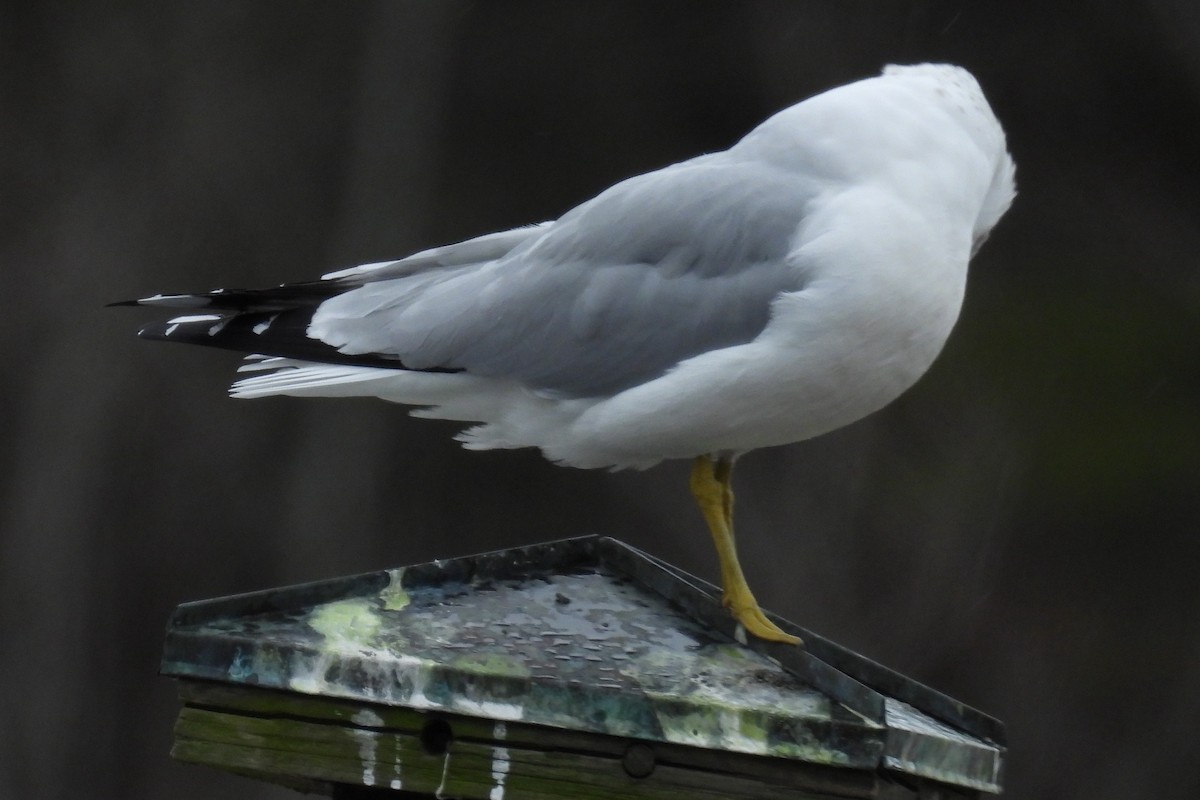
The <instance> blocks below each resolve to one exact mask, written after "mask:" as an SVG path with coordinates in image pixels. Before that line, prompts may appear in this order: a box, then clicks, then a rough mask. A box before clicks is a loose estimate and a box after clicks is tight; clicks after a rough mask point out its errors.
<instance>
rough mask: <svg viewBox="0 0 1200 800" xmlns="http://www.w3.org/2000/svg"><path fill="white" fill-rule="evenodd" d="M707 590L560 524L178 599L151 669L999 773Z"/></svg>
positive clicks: (971, 749)
mask: <svg viewBox="0 0 1200 800" xmlns="http://www.w3.org/2000/svg"><path fill="white" fill-rule="evenodd" d="M710 591H711V587H707V585H706V584H703V583H702V582H699V581H696V580H695V579H694V578H691V576H687V575H685V574H683V573H678V572H676V571H671V570H669V569H667V568H665V567H664V565H662V564H661V563H660V562H656V561H654V560H653V559H649V558H648V557H646V556H644V555H643V554H641V553H639V552H638V551H636V550H633V549H631V548H628V547H626V546H624V545H622V544H621V543H619V542H615V541H614V540H611V539H598V538H596V537H588V538H584V539H575V540H567V541H564V542H557V543H551V544H548V545H540V546H535V547H529V548H520V549H517V550H510V551H503V552H499V553H489V554H483V555H480V556H472V557H469V558H462V559H453V560H448V561H441V562H433V563H431V564H423V565H418V566H414V567H408V568H402V569H396V570H389V571H386V572H380V573H372V574H368V575H361V576H355V577H351V578H345V579H338V580H334V581H325V582H321V583H316V584H309V585H306V586H299V587H290V588H286V589H279V590H273V591H268V592H261V593H256V594H251V595H242V596H238V597H232V598H223V599H219V600H212V601H204V602H200V603H192V604H187V605H184V606H181V607H180V608H179V609H178V611H177V612H176V614H175V616H174V617H173V618H172V621H171V625H170V627H169V629H168V635H167V643H166V652H165V655H164V660H163V672H164V673H165V674H168V675H173V676H177V677H183V678H196V679H206V680H217V681H223V682H228V683H234V684H240V685H247V686H259V687H264V688H272V689H282V690H288V691H292V692H299V693H303V694H308V695H319V696H325V697H338V698H346V699H352V700H360V701H365V702H370V703H381V704H385V705H392V706H404V707H409V708H415V709H420V710H433V711H444V712H451V713H456V714H466V715H470V716H477V717H483V718H487V719H494V720H512V721H518V720H519V721H521V722H524V723H529V724H538V725H547V726H554V727H559V728H567V729H571V730H576V731H587V732H594V733H599V734H609V735H616V736H623V737H630V738H634V739H642V740H647V741H651V742H654V741H658V742H669V743H673V744H681V745H690V746H695V747H702V748H710V749H715V750H722V751H731V752H739V753H748V754H753V755H761V756H770V757H779V758H789V759H799V760H802V761H805V762H809V763H815V764H826V765H833V766H842V767H852V768H857V769H871V770H873V769H877V768H880V767H884V768H887V769H892V770H896V771H899V772H904V773H908V774H912V775H918V776H921V777H927V778H933V779H935V780H939V781H944V782H948V783H952V784H956V785H960V786H969V787H972V788H977V789H982V790H985V791H997V789H998V774H999V767H1000V762H1001V756H1002V752H1003V750H1002V748H1001V747H1000V746H999V745H997V744H995V743H992V742H989V741H987V740H985V739H981V738H979V737H977V736H974V735H971V734H969V733H966V732H963V731H962V730H959V729H956V728H955V727H952V726H950V725H948V724H945V723H944V722H939V721H938V720H936V719H934V718H932V717H930V716H929V715H928V714H926V713H924V712H922V711H920V710H918V709H917V708H915V707H914V706H913V705H911V704H910V703H909V702H904V701H902V700H899V699H896V698H893V697H884V696H882V695H880V694H879V693H878V692H877V691H875V690H874V689H871V688H868V687H867V686H866V685H865V684H863V683H862V682H861V681H859V680H858V679H856V678H854V677H851V676H849V675H846V674H845V673H844V672H842V671H839V670H837V669H834V668H833V667H831V666H829V665H828V664H827V663H826V662H825V661H823V660H821V659H818V658H816V657H815V656H814V655H813V654H812V653H811V652H807V651H799V650H797V648H790V647H789V648H786V649H784V650H779V649H774V648H773V647H772V646H766V647H763V646H762V643H757V642H755V643H752V644H751V646H747V645H745V644H740V643H739V642H738V641H737V640H736V634H737V631H736V630H733V629H732V628H731V627H730V622H729V621H728V615H726V614H725V613H724V611H723V610H722V609H720V606H719V603H718V602H716V601H714V600H713V599H712V598H711V597H710ZM802 635H803V634H802ZM831 646H832V645H829V643H828V642H825V641H824V640H821V644H818V649H820V648H821V647H831ZM851 655H852V654H851ZM867 663H869V662H867ZM889 674H891V675H893V677H896V676H894V674H893V673H889ZM918 694H919V693H918ZM908 699H911V698H908ZM947 700H948V699H947ZM950 702H953V701H950Z"/></svg>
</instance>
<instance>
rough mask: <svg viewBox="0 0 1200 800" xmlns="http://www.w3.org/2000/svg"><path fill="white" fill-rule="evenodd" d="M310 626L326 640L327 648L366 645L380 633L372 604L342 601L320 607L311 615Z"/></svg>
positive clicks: (368, 602) (377, 618)
mask: <svg viewBox="0 0 1200 800" xmlns="http://www.w3.org/2000/svg"><path fill="white" fill-rule="evenodd" d="M307 622H308V626H309V627H310V628H312V629H313V630H314V631H316V632H317V633H319V634H321V635H322V636H324V637H325V642H326V644H357V645H367V644H368V643H369V642H370V641H371V640H372V639H373V638H374V637H375V634H377V633H378V632H379V625H380V620H379V614H378V612H377V611H376V610H375V607H374V606H373V605H372V604H371V602H370V601H369V600H363V599H357V600H339V601H337V602H335V603H325V604H324V605H320V606H317V607H316V608H314V609H313V610H312V613H310V614H309V615H308V620H307Z"/></svg>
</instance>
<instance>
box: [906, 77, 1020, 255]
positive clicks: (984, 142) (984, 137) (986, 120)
mask: <svg viewBox="0 0 1200 800" xmlns="http://www.w3.org/2000/svg"><path fill="white" fill-rule="evenodd" d="M883 78H884V79H885V80H888V79H891V80H895V81H903V82H904V83H905V84H906V85H908V86H910V87H911V88H912V90H913V91H914V92H920V93H921V94H923V95H925V96H927V97H930V98H932V99H933V101H934V102H936V103H937V104H938V105H940V106H941V107H942V108H943V109H944V110H945V112H946V113H947V114H949V115H950V116H951V117H952V118H953V119H954V121H955V122H957V123H958V125H959V126H960V127H961V128H962V130H964V131H965V132H966V133H967V134H968V135H969V136H970V137H971V139H972V140H973V141H974V143H975V144H976V146H977V147H978V148H979V150H980V151H981V152H982V153H983V155H984V157H985V158H986V159H988V162H989V167H990V175H989V179H990V180H989V184H988V186H987V188H986V191H985V192H984V194H983V197H982V202H981V205H980V208H979V213H978V215H977V216H976V219H975V225H974V229H973V242H972V248H971V255H972V256H974V255H975V253H976V252H978V250H979V248H980V247H981V246H982V245H983V243H984V241H985V240H986V239H987V237H988V234H989V233H990V232H991V230H992V228H993V227H995V225H996V223H997V222H999V221H1000V218H1001V217H1002V216H1004V212H1006V211H1008V208H1009V206H1010V205H1012V201H1013V198H1014V197H1016V194H1017V185H1016V165H1015V164H1014V163H1013V160H1012V156H1011V155H1010V154H1009V152H1008V145H1007V142H1006V140H1005V136H1004V129H1003V128H1001V127H1000V122H999V120H997V119H996V115H995V113H994V112H993V111H992V107H991V106H990V105H989V104H988V101H987V98H985V97H984V95H983V89H981V88H980V86H979V82H978V81H977V80H975V76H974V75H972V74H971V73H970V72H968V71H967V70H965V69H963V68H962V67H959V66H955V65H953V64H913V65H909V66H901V65H897V64H889V65H888V66H887V67H885V68H884V70H883Z"/></svg>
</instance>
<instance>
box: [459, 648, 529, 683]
mask: <svg viewBox="0 0 1200 800" xmlns="http://www.w3.org/2000/svg"><path fill="white" fill-rule="evenodd" d="M453 663H454V666H455V668H457V669H461V670H463V671H464V672H473V673H475V674H477V675H492V676H495V677H498V678H528V677H529V675H530V672H529V667H528V666H526V665H525V664H524V663H523V662H521V661H520V660H519V659H516V658H513V657H512V656H507V655H501V654H499V653H468V654H466V655H464V656H459V657H458V658H455V659H454V662H453Z"/></svg>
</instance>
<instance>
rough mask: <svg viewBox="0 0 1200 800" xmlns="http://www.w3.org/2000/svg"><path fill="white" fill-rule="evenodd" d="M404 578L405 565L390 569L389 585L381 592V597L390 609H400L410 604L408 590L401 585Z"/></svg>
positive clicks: (384, 605)
mask: <svg viewBox="0 0 1200 800" xmlns="http://www.w3.org/2000/svg"><path fill="white" fill-rule="evenodd" d="M403 578H404V567H400V568H399V569H390V570H388V585H387V586H385V587H383V590H382V591H381V592H380V593H379V599H380V600H382V601H383V607H384V608H385V609H387V610H388V611H400V610H402V609H403V608H405V607H406V606H407V605H408V604H409V597H408V592H406V591H404V587H403V586H402V585H401V581H402V580H403Z"/></svg>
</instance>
